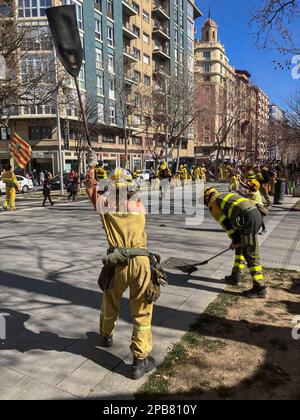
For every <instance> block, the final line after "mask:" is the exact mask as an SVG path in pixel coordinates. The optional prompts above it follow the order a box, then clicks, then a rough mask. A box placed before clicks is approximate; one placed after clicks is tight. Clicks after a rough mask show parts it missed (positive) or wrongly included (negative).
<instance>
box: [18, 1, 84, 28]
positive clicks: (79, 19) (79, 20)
mask: <svg viewBox="0 0 300 420" xmlns="http://www.w3.org/2000/svg"><path fill="white" fill-rule="evenodd" d="M25 1H26V2H27V1H28V0H25ZM33 1H36V0H32V2H33ZM40 1H42V0H40ZM63 3H64V4H74V6H75V8H76V16H77V23H78V28H79V29H81V30H83V8H82V7H83V6H82V3H80V2H79V1H77V0H64V2H63Z"/></svg>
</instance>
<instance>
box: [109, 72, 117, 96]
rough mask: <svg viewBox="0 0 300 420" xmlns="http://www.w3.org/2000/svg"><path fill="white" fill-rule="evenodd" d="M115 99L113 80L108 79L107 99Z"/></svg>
mask: <svg viewBox="0 0 300 420" xmlns="http://www.w3.org/2000/svg"><path fill="white" fill-rule="evenodd" d="M115 98H116V94H115V80H114V78H112V77H111V78H110V79H109V99H115Z"/></svg>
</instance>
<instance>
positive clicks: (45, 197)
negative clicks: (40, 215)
mask: <svg viewBox="0 0 300 420" xmlns="http://www.w3.org/2000/svg"><path fill="white" fill-rule="evenodd" d="M47 200H49V202H50V204H51V205H52V204H53V201H52V200H51V197H50V194H46V195H44V201H43V206H44V205H45V204H46V201H47Z"/></svg>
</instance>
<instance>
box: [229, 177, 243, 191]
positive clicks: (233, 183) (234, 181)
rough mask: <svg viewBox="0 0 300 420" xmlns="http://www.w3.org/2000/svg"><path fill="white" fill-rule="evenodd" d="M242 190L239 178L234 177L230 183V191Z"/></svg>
mask: <svg viewBox="0 0 300 420" xmlns="http://www.w3.org/2000/svg"><path fill="white" fill-rule="evenodd" d="M239 188H240V183H239V178H238V177H237V176H236V175H233V176H232V177H231V178H230V181H229V191H230V192H232V191H235V192H236V191H238V190H239Z"/></svg>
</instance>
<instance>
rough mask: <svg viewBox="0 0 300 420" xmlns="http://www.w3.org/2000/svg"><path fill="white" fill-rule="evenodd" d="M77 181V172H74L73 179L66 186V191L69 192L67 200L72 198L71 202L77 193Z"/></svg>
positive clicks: (74, 199)
mask: <svg viewBox="0 0 300 420" xmlns="http://www.w3.org/2000/svg"><path fill="white" fill-rule="evenodd" d="M78 181H79V177H78V175H77V173H76V172H75V173H74V175H73V180H72V182H70V183H69V185H68V188H67V191H68V193H69V196H68V201H70V200H71V198H72V199H73V202H74V201H76V195H77V193H78Z"/></svg>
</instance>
